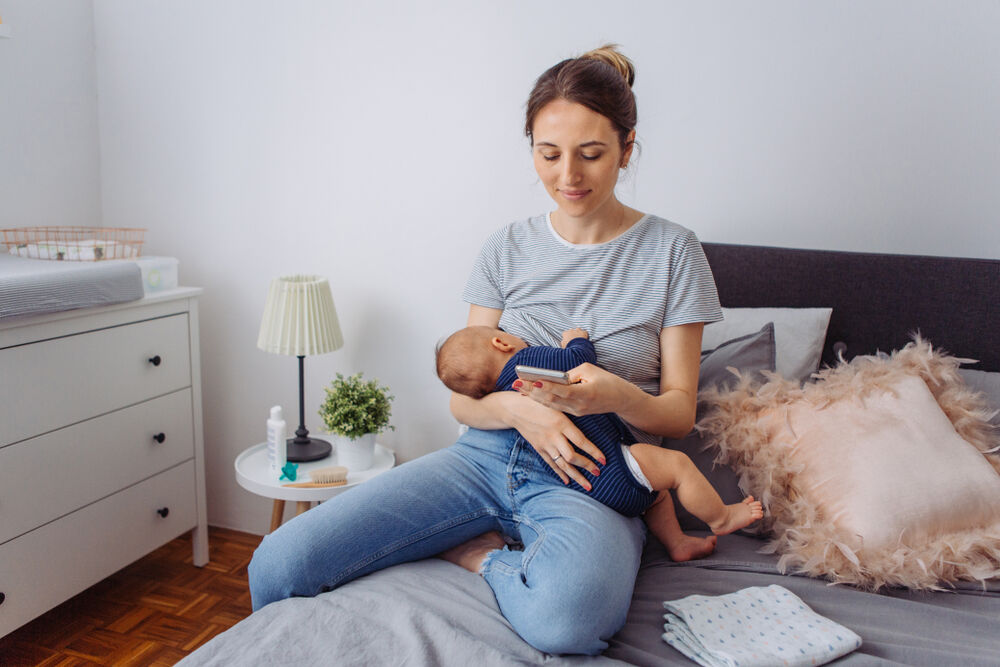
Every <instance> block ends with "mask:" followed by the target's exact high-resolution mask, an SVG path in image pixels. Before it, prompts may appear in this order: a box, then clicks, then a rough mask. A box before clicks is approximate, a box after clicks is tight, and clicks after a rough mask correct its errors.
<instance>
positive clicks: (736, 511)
mask: <svg viewBox="0 0 1000 667" xmlns="http://www.w3.org/2000/svg"><path fill="white" fill-rule="evenodd" d="M763 516H764V508H763V506H762V505H761V504H760V501H758V500H754V499H753V496H747V497H746V498H744V499H743V502H741V503H736V504H735V505H726V513H725V515H724V516H723V517H722V518H721V519H719V520H718V521H716V522H715V523H711V524H709V525H710V526H711V528H712V532H713V533H715V534H716V535H728V534H729V533H731V532H733V531H734V530H739V529H740V528H746V527H747V526H749V525H750V524H751V523H753V522H754V521H757V520H758V519H761V518H763Z"/></svg>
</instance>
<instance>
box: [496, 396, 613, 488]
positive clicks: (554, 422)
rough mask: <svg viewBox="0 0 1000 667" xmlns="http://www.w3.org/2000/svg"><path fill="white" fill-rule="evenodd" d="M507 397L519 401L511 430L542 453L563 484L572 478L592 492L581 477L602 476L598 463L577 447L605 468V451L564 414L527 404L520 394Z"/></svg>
mask: <svg viewBox="0 0 1000 667" xmlns="http://www.w3.org/2000/svg"><path fill="white" fill-rule="evenodd" d="M506 395H507V396H510V397H511V398H513V399H515V400H516V401H517V403H514V404H513V405H512V409H511V417H512V420H511V421H512V422H513V423H512V424H511V426H512V427H514V428H515V429H517V431H518V433H520V434H521V436H522V437H523V438H524V439H525V440H527V441H528V444H530V445H531V446H532V447H533V448H534V449H535V451H536V452H538V454H539V456H541V457H542V459H543V460H544V461H545V463H547V464H548V465H549V467H550V468H552V470H554V471H555V473H556V474H557V475H558V476H559V479H561V480H562V482H563V484H568V483H569V480H570V479H571V478H572V479H573V481H575V482H576V483H577V484H579V485H580V486H582V487H583V488H584V489H586V490H587V491H590V488H591V487H590V482H588V481H587V478H585V477H584V476H583V475H582V474H581V473H580V468H584V469H586V470H587V471H588V472H590V474H592V475H600V474H601V472H600V469H599V468H598V467H597V465H596V464H595V463H594V461H592V460H590V459H589V458H587V457H586V456H583V455H582V454H580V453H579V452H577V451H576V450H575V449H574V448H573V446H574V445H576V447H578V448H579V449H581V450H583V451H584V452H586V453H587V454H589V455H590V456H591V457H593V458H594V459H596V460H597V461H598V462H599V463H600V464H601V465H604V464H605V463H606V459H605V457H604V454H603V453H602V452H601V450H599V449H598V448H597V447H596V446H595V445H594V443H592V442H591V441H590V440H588V439H587V437H586V436H584V435H583V432H582V431H580V429H578V428H577V427H576V425H575V424H574V423H573V422H572V421H570V419H569V417H567V416H566V415H564V414H563V413H562V412H560V411H558V410H554V409H552V408H548V407H546V406H544V405H541V404H540V403H536V402H535V401H526V400H524V398H522V397H521V396H518V395H517V394H511V393H507V394H506Z"/></svg>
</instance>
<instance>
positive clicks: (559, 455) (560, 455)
mask: <svg viewBox="0 0 1000 667" xmlns="http://www.w3.org/2000/svg"><path fill="white" fill-rule="evenodd" d="M561 458H562V454H556V455H555V456H553V457H552V462H553V463H555V462H556V461H558V460H559V459H561Z"/></svg>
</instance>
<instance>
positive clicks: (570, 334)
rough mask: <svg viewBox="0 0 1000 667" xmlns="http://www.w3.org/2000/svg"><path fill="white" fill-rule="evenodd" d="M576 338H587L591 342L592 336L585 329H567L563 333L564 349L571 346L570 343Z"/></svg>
mask: <svg viewBox="0 0 1000 667" xmlns="http://www.w3.org/2000/svg"><path fill="white" fill-rule="evenodd" d="M574 338H586V339H587V340H590V336H589V335H588V334H587V332H586V331H584V330H583V329H567V330H566V331H565V332H564V333H563V337H562V347H566V346H567V345H569V342H570V341H571V340H573V339H574Z"/></svg>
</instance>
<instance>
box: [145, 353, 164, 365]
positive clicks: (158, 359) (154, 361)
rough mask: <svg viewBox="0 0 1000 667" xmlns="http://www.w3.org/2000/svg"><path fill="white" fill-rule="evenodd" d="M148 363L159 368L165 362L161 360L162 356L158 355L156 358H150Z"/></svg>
mask: <svg viewBox="0 0 1000 667" xmlns="http://www.w3.org/2000/svg"><path fill="white" fill-rule="evenodd" d="M148 361H149V363H151V364H153V365H154V366H159V365H160V362H161V361H163V359H160V355H156V356H155V357H150V358H149V359H148Z"/></svg>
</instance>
